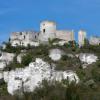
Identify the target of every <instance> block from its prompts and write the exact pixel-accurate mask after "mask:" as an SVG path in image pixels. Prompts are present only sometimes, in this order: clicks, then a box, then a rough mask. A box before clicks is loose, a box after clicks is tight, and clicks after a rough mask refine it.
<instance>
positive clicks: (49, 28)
mask: <svg viewBox="0 0 100 100" xmlns="http://www.w3.org/2000/svg"><path fill="white" fill-rule="evenodd" d="M55 37H56V23H55V22H52V21H43V22H41V23H40V37H39V38H40V41H43V42H47V41H48V40H49V39H51V40H52V39H54V38H55Z"/></svg>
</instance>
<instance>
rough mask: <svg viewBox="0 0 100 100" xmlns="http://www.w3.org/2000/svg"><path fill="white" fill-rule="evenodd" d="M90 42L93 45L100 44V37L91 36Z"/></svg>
mask: <svg viewBox="0 0 100 100" xmlns="http://www.w3.org/2000/svg"><path fill="white" fill-rule="evenodd" d="M89 43H90V44H91V45H99V44H100V38H98V37H91V38H90V40H89Z"/></svg>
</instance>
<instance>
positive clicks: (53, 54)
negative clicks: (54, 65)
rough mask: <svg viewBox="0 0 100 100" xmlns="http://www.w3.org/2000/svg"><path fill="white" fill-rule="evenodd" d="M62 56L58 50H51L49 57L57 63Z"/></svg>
mask: <svg viewBox="0 0 100 100" xmlns="http://www.w3.org/2000/svg"><path fill="white" fill-rule="evenodd" d="M62 54H63V53H62V51H61V50H60V49H52V50H50V53H49V57H50V58H51V59H52V60H54V61H58V60H60V59H61V57H62Z"/></svg>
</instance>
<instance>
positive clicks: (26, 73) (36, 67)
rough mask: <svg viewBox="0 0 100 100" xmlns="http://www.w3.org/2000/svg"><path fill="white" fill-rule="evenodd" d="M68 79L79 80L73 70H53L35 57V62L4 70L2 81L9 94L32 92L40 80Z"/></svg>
mask: <svg viewBox="0 0 100 100" xmlns="http://www.w3.org/2000/svg"><path fill="white" fill-rule="evenodd" d="M44 79H46V80H56V81H61V80H62V79H69V81H70V82H71V81H73V80H74V81H76V83H78V82H79V78H78V76H77V75H76V73H74V72H73V71H64V72H63V71H55V70H54V68H51V66H50V65H49V64H48V63H47V62H44V61H43V60H42V59H40V58H37V59H36V61H35V62H32V63H30V64H29V66H28V67H26V68H24V69H23V68H22V69H16V70H12V71H10V72H4V81H5V82H6V83H7V89H8V92H9V93H10V94H11V95H14V94H18V93H22V92H23V91H24V92H32V91H34V89H35V87H37V86H39V84H40V83H41V82H42V80H44Z"/></svg>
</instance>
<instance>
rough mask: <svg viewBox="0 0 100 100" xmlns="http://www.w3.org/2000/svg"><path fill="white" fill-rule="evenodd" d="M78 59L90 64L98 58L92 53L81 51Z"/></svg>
mask: <svg viewBox="0 0 100 100" xmlns="http://www.w3.org/2000/svg"><path fill="white" fill-rule="evenodd" d="M79 59H80V60H81V61H82V62H84V63H87V64H92V63H94V62H96V61H97V60H98V57H97V56H95V55H94V54H89V53H81V54H79Z"/></svg>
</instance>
